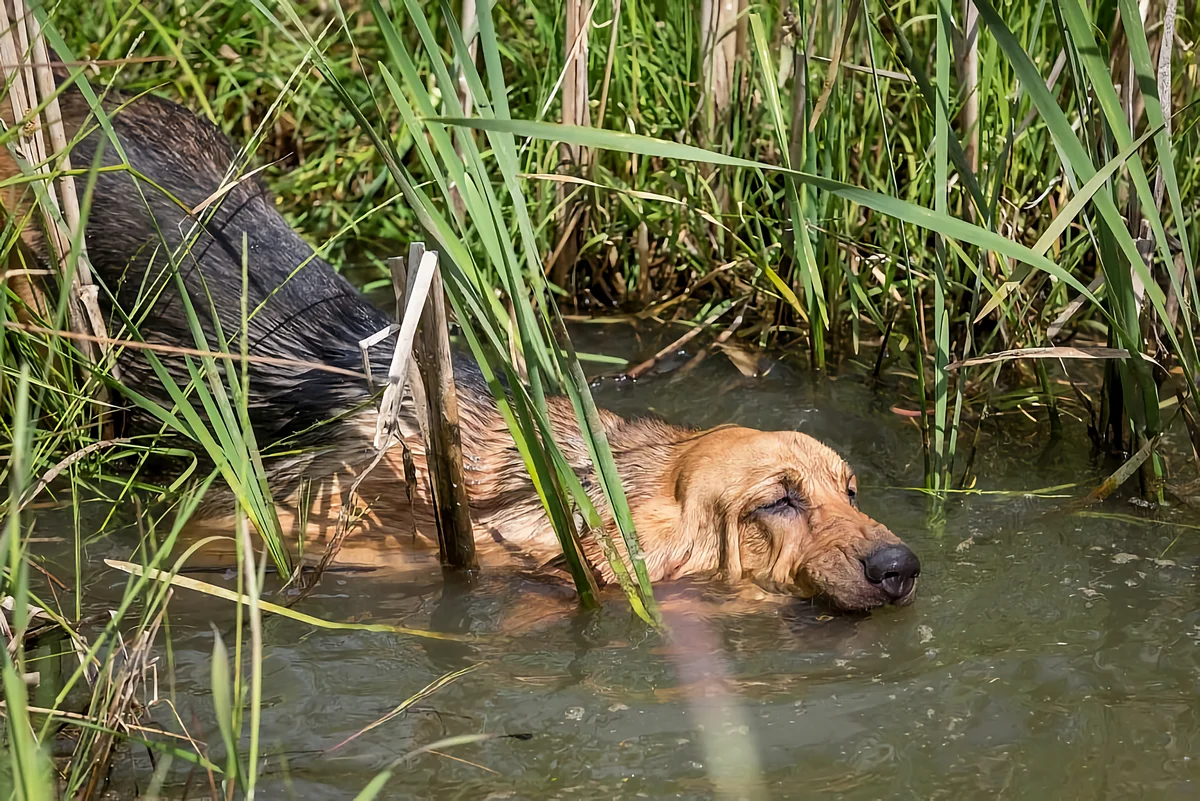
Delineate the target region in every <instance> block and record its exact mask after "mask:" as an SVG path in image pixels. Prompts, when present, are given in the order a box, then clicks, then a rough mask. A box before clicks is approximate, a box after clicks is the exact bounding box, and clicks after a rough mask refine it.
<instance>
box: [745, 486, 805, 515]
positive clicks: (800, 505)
mask: <svg viewBox="0 0 1200 801" xmlns="http://www.w3.org/2000/svg"><path fill="white" fill-rule="evenodd" d="M756 511H758V512H762V513H763V514H769V515H793V514H797V513H799V512H802V511H804V501H803V499H801V497H800V495H799V494H798V493H797V492H796V491H795V490H792V489H789V490H788V491H787V492H786V493H784V494H783V495H782V496H780V497H779V498H776V499H775V500H773V501H771V502H770V503H764V504H763V505H762V506H760V507H758V509H757V510H756Z"/></svg>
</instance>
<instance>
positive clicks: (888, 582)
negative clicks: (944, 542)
mask: <svg viewBox="0 0 1200 801" xmlns="http://www.w3.org/2000/svg"><path fill="white" fill-rule="evenodd" d="M862 563H863V572H865V573H866V574H867V581H869V582H871V583H872V584H878V585H879V586H880V587H881V588H882V589H883V591H884V592H886V593H887V594H888V597H889V598H891V599H892V600H893V601H897V600H899V599H901V598H904V597H906V596H907V595H908V594H909V593H911V592H912V589H913V585H914V584H915V583H916V581H917V576H919V575H921V560H920V559H918V558H917V555H916V554H915V553H913V552H912V551H911V550H909V548H908V546H905V545H885V546H884V547H882V548H880V549H879V550H877V551H876V552H875V553H873V554H871V555H870V556H868V557H867V558H866V559H864V560H862Z"/></svg>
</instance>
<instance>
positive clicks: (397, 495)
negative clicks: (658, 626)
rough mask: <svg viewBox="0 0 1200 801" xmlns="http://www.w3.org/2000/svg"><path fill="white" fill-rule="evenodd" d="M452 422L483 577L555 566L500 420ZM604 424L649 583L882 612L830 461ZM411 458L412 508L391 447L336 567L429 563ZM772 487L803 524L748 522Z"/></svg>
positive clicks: (741, 440) (801, 449)
mask: <svg viewBox="0 0 1200 801" xmlns="http://www.w3.org/2000/svg"><path fill="white" fill-rule="evenodd" d="M550 409H551V413H552V419H553V422H554V431H555V435H556V439H557V440H558V442H559V443H560V445H561V446H562V447H563V449H564V453H565V455H566V457H567V459H568V460H569V461H570V462H572V464H573V465H575V466H577V467H578V468H579V469H580V470H581V472H582V471H585V470H586V469H587V468H588V464H589V463H588V460H587V454H586V450H585V448H584V445H583V443H582V441H581V440H580V438H579V434H578V429H577V427H576V423H575V419H574V415H573V412H572V410H571V408H570V404H569V403H567V402H566V401H565V400H562V399H551V401H550ZM464 418H465V422H466V423H467V424H465V425H464V426H463V432H464V437H465V441H464V443H463V449H464V454H465V458H466V466H467V472H468V478H467V483H468V492H469V494H470V497H471V504H472V517H473V520H474V522H475V541H476V547H477V549H478V553H479V557H480V562H481V566H482V567H483V568H484V569H496V568H504V567H509V568H517V569H522V570H533V569H536V568H538V567H539V566H542V565H544V564H546V563H549V562H551V561H552V560H554V559H555V557H556V556H558V554H559V553H560V548H559V545H558V541H557V539H556V537H555V535H554V531H553V529H552V528H551V526H550V523H549V521H548V519H547V517H546V515H545V513H544V511H543V509H542V506H541V504H540V503H539V502H538V499H537V496H536V494H535V492H534V490H533V487H532V485H531V484H530V482H529V479H528V476H527V474H526V472H525V468H524V465H523V464H522V463H521V461H520V458H519V455H518V453H517V451H516V449H515V447H514V446H513V443H512V439H511V438H510V437H509V434H508V431H507V429H506V428H505V426H504V424H503V422H502V420H501V419H500V418H499V416H498V415H497V414H496V413H495V412H494V411H493V410H492V409H491V408H490V407H478V406H473V405H472V406H468V407H467V408H466V409H464ZM605 421H606V427H607V429H608V435H609V439H610V442H611V444H612V448H613V451H614V455H615V457H616V460H617V464H618V469H619V471H620V473H621V478H622V481H623V485H624V487H625V491H626V493H627V496H628V499H629V504H630V507H631V509H632V512H633V517H634V523H635V526H636V528H637V532H638V535H639V538H640V541H641V543H642V547H643V550H644V552H645V558H646V564H647V567H648V569H649V572H650V578H651V579H652V580H653V581H656V582H660V581H669V580H672V579H680V578H685V577H692V576H704V575H710V574H716V573H720V574H722V575H723V576H724V577H725V578H726V579H728V580H730V581H731V582H734V583H737V582H743V581H745V582H753V583H754V584H756V585H757V586H758V587H760V588H763V589H765V590H767V591H768V592H771V593H779V594H786V595H791V596H796V597H804V598H808V597H813V596H816V595H825V596H828V597H830V598H831V599H832V600H833V601H834V602H835V603H837V604H838V605H840V606H842V607H845V608H870V607H872V606H878V605H880V604H882V603H884V602H885V601H886V598H884V597H883V596H882V595H881V593H880V591H879V589H878V588H877V587H876V586H874V585H872V584H870V583H869V582H867V581H866V580H865V578H864V575H863V568H862V565H861V563H860V561H859V560H860V559H863V558H865V557H867V556H868V555H869V554H870V553H871V552H872V551H874V550H875V549H877V548H879V547H881V546H884V545H890V544H898V543H900V540H899V539H898V538H897V537H896V536H895V535H894V534H892V533H891V532H890V531H889V530H888V529H887V528H885V527H884V526H882V525H881V524H879V523H877V522H876V521H874V520H872V519H871V518H870V517H868V516H867V515H865V514H863V513H862V512H860V511H859V510H858V509H856V508H855V507H854V506H852V504H851V501H850V498H849V496H848V487H849V485H850V482H851V480H852V478H853V474H852V472H851V470H850V468H849V466H848V465H847V464H846V463H845V462H844V461H843V460H842V459H841V457H839V456H838V455H837V454H836V453H835V452H834V451H832V450H831V449H830V448H828V447H826V446H825V445H822V444H821V443H820V442H818V441H817V440H815V439H813V438H811V437H809V436H806V435H804V434H800V433H797V432H764V431H755V430H752V429H747V428H740V427H724V428H718V429H712V430H708V431H691V430H688V429H684V428H679V427H676V426H671V425H667V424H665V423H662V422H658V421H653V420H635V421H626V420H623V419H622V418H619V417H616V416H615V415H611V414H608V413H605ZM359 425H360V426H361V431H360V434H361V436H362V438H363V440H364V441H366V440H369V434H370V433H371V431H372V430H373V427H374V421H373V417H372V416H369V415H368V416H364V417H363V418H362V419H361V420H360V422H359ZM409 446H410V448H411V450H412V453H413V456H414V463H415V466H416V468H417V473H418V481H417V484H418V486H417V487H416V497H415V498H414V503H413V504H412V505H410V504H409V502H408V499H407V493H406V490H405V482H404V474H403V466H402V450H401V449H400V448H399V447H395V448H393V449H392V450H391V451H389V453H388V456H387V457H386V458H385V459H384V461H383V462H381V463H380V464H379V465H378V466H377V467H376V468H375V470H374V471H373V472H372V473H371V474H370V475H369V476H368V478H367V479H366V480H364V481H363V482H362V483H361V485H360V487H359V490H358V495H359V499H360V501H361V504H362V509H361V512H360V514H359V515H357V518H358V522H357V524H356V526H355V528H354V530H353V532H352V534H351V536H350V537H349V538H348V539H347V540H346V541H345V543H344V545H343V547H342V549H341V551H340V553H339V558H338V560H337V561H338V563H340V564H343V565H360V566H364V565H365V566H371V567H375V568H386V569H392V570H395V569H408V568H412V567H414V566H416V565H418V564H424V565H428V564H432V563H433V562H434V561H435V560H436V554H437V542H436V538H435V537H436V534H435V529H434V524H433V518H432V511H431V507H430V504H429V495H428V490H427V486H428V485H427V475H426V472H425V462H424V454H423V451H422V450H421V444H420V442H419V441H418V440H415V439H411V440H410V442H409ZM361 467H362V463H360V464H359V465H358V467H357V468H350V467H346V468H345V469H344V470H343V471H342V472H341V473H340V474H336V475H335V476H333V477H331V478H330V479H327V480H326V481H325V482H324V483H323V484H321V485H319V486H315V487H313V488H312V495H311V497H312V503H311V505H310V508H309V510H308V526H307V529H306V531H305V532H304V533H303V535H304V537H305V539H306V550H307V551H308V553H310V554H312V555H313V556H314V558H315V557H316V555H318V554H319V553H320V552H321V551H322V549H323V548H324V546H325V545H326V544H327V543H328V541H329V539H330V537H331V536H332V534H333V532H334V530H335V529H336V525H337V520H338V515H339V513H340V512H341V503H342V501H343V499H344V496H345V495H346V494H347V493H346V492H345V489H346V487H348V486H349V483H350V482H351V481H352V475H354V474H357V472H358V470H359V469H361ZM310 469H311V470H312V473H313V474H319V473H320V472H321V471H320V470H319V469H312V468H311V466H310ZM784 485H786V486H790V487H792V488H793V489H794V490H795V491H796V492H797V493H798V494H799V495H800V496H801V497H802V498H803V499H804V503H805V511H804V512H803V513H802V514H797V515H794V516H792V517H788V516H777V515H764V514H761V513H759V512H757V511H756V510H758V509H759V507H761V506H762V505H763V504H766V503H770V502H771V501H772V500H774V499H775V498H776V497H778V496H779V495H780V493H781V492H782V490H781V487H782V486H784ZM591 495H592V497H593V502H594V503H595V504H596V507H597V509H598V510H601V511H602V513H604V514H605V522H606V526H607V527H608V529H609V533H610V534H612V536H613V537H614V538H615V539H617V540H618V541H619V535H618V534H617V532H616V528H615V526H614V525H613V524H612V521H611V518H610V517H609V516H608V514H607V507H606V504H605V501H604V498H603V496H602V494H601V492H600V491H599V490H598V489H594V490H592V491H591ZM296 504H297V498H296V497H292V498H290V499H289V501H288V503H287V504H285V510H284V512H283V520H284V528H285V530H287V531H290V532H291V533H292V534H293V535H294V536H295V535H299V534H300V532H298V531H296V530H295V526H296V521H297V514H296ZM215 522H216V521H209V522H208V523H207V524H206V525H205V530H206V531H211V530H212V526H213V523H215ZM224 525H227V522H225V523H220V524H218V527H220V526H224ZM584 549H585V553H586V555H587V556H588V558H589V561H590V562H591V564H592V565H593V567H594V568H595V569H596V571H597V572H598V574H599V576H600V577H601V579H602V580H604V581H609V582H611V581H612V580H613V579H614V576H613V575H612V573H611V571H610V569H609V568H608V565H607V562H606V561H605V559H604V557H603V554H602V552H601V550H600V547H599V543H598V542H597V539H596V537H595V536H588V537H586V538H585V541H584Z"/></svg>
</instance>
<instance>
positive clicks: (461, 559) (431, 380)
mask: <svg viewBox="0 0 1200 801" xmlns="http://www.w3.org/2000/svg"><path fill="white" fill-rule="evenodd" d="M416 348H417V352H416V357H417V364H418V366H419V367H420V371H421V377H422V379H423V380H424V384H425V398H426V404H427V406H426V408H427V410H428V415H427V416H428V420H429V434H428V437H427V439H426V441H425V460H426V463H427V465H428V468H429V475H430V483H431V484H432V486H433V503H434V514H435V517H434V519H435V520H436V521H437V530H438V544H439V546H440V548H441V551H442V561H443V563H444V564H447V565H449V566H451V567H458V568H466V569H469V570H474V569H475V568H476V567H478V563H477V561H476V559H475V535H474V530H473V527H472V525H471V505H470V499H469V498H468V496H467V484H466V473H465V471H464V468H463V453H462V437H461V434H460V431H459V421H458V389H457V388H456V387H455V385H454V364H453V361H452V359H451V356H450V329H449V322H448V320H447V317H446V297H445V293H444V290H443V289H442V277H441V275H440V274H438V273H434V276H433V284H432V285H431V286H430V288H429V299H428V300H427V301H426V303H425V309H424V311H423V312H422V314H421V324H420V328H419V329H418V331H417V342H416Z"/></svg>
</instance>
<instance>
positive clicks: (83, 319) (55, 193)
mask: <svg viewBox="0 0 1200 801" xmlns="http://www.w3.org/2000/svg"><path fill="white" fill-rule="evenodd" d="M9 3H11V5H9ZM10 10H11V16H10ZM0 62H2V63H3V65H4V66H3V67H0V72H2V73H3V74H4V78H5V80H6V82H7V83H8V84H9V87H10V89H9V95H8V100H9V104H10V106H11V108H12V113H13V120H14V124H15V125H21V126H22V127H21V135H20V137H19V139H18V145H17V147H18V148H20V150H19V151H18V153H17V154H16V155H17V156H19V159H18V163H20V161H24V162H25V163H26V164H27V165H28V169H29V171H31V172H32V173H33V174H35V175H43V176H45V178H46V180H45V184H44V193H45V194H44V196H43V198H42V199H41V202H40V203H39V204H38V206H39V208H40V209H41V212H42V217H43V222H44V226H45V232H46V241H47V244H48V245H49V247H50V249H51V250H52V252H53V254H54V258H55V260H56V261H57V262H58V267H59V274H60V276H61V277H63V278H65V277H66V276H67V275H68V274H71V266H72V264H71V256H72V249H73V247H74V245H73V243H74V242H75V239H76V237H77V234H78V232H79V226H80V223H81V210H80V207H79V198H78V195H77V194H76V192H75V179H74V177H73V176H71V175H69V174H63V173H66V172H68V171H70V169H71V160H70V153H69V150H68V149H69V142H68V139H67V135H66V129H65V127H64V125H63V119H62V111H61V109H60V107H59V103H58V92H57V88H56V86H55V81H54V74H53V68H52V66H51V62H50V54H49V50H48V49H47V47H46V41H45V37H44V36H43V33H42V28H41V24H40V23H39V22H38V20H37V18H36V16H35V15H34V14H32V13H31V12H30V10H29V9H28V8H26V6H25V2H24V0H8V2H6V3H2V4H0ZM13 65H19V66H16V67H14V66H13ZM39 107H40V108H42V110H41V112H40V113H38V112H37V109H38V108H39ZM47 137H49V142H47ZM56 173H57V174H58V176H57V177H54V176H55V174H56ZM74 255H75V260H74V272H73V274H72V275H71V286H70V288H69V290H68V291H69V297H70V303H69V304H68V319H69V324H70V328H71V330H72V331H74V332H76V333H79V334H90V335H91V336H92V337H96V338H98V340H88V339H84V340H77V341H79V342H81V343H82V347H81V348H80V350H81V351H82V352H83V354H84V356H85V357H86V358H87V359H88V360H89V361H90V362H92V363H93V364H98V365H106V366H107V367H108V369H109V370H110V371H111V372H112V374H113V376H114V377H118V374H117V366H116V364H115V362H113V361H112V360H111V358H110V356H111V351H110V350H109V349H108V348H107V347H105V346H104V345H102V344H100V342H103V341H106V340H107V339H108V336H107V330H106V326H105V323H104V316H103V314H102V313H101V311H100V304H99V301H98V288H97V287H96V285H95V283H94V282H93V280H92V271H91V265H90V262H89V261H88V257H87V249H86V247H85V245H84V241H83V238H82V237H79V242H78V247H77V248H76V249H75V253H74ZM34 297H35V298H36V294H35V295H34ZM96 393H97V397H98V399H99V400H100V401H101V402H102V403H105V402H107V400H108V393H107V390H106V389H105V388H104V386H103V384H100V383H97V384H96Z"/></svg>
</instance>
